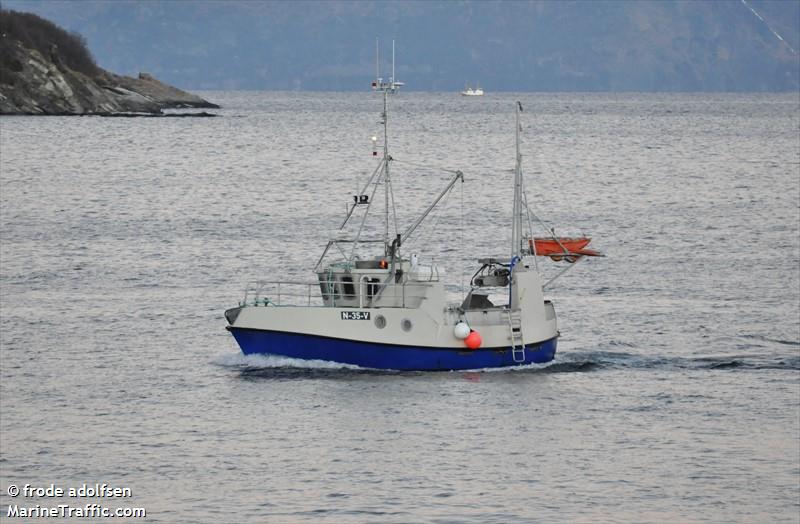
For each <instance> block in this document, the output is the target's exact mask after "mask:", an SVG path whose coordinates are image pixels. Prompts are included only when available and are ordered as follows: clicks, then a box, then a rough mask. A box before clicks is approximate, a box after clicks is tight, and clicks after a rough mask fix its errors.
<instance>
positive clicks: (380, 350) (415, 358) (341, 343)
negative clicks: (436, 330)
mask: <svg viewBox="0 0 800 524" xmlns="http://www.w3.org/2000/svg"><path fill="white" fill-rule="evenodd" d="M228 330H229V331H230V332H231V333H232V334H233V336H234V338H236V342H238V343H239V347H241V348H242V352H243V353H244V354H245V355H252V354H270V355H280V356H284V357H291V358H299V359H303V360H327V361H334V362H340V363H343V364H353V365H356V366H361V367H365V368H373V369H395V370H408V371H445V370H459V369H482V368H499V367H508V366H523V365H526V364H542V363H545V362H550V361H551V360H553V358H554V357H555V354H556V341H557V337H554V338H552V339H550V340H546V341H544V342H541V343H539V344H528V345H527V346H525V360H524V361H522V362H514V358H513V356H512V354H511V348H510V347H504V348H479V349H477V350H475V351H471V350H468V349H466V348H453V349H450V348H426V347H418V346H399V345H391V344H375V343H372V342H357V341H353V340H342V339H338V338H328V337H319V336H314V335H303V334H298V333H285V332H281V331H262V330H257V329H243V328H236V327H231V326H228ZM518 355H519V353H518Z"/></svg>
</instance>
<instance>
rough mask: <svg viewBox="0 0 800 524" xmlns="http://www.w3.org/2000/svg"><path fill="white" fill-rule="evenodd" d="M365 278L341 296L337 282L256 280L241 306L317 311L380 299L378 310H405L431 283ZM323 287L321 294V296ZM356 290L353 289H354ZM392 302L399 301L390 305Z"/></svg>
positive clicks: (245, 291)
mask: <svg viewBox="0 0 800 524" xmlns="http://www.w3.org/2000/svg"><path fill="white" fill-rule="evenodd" d="M368 276H369V275H363V276H362V278H361V279H360V280H359V281H357V282H353V283H352V285H353V286H354V287H353V292H352V293H347V294H345V293H344V290H343V289H342V287H343V285H344V283H343V282H342V281H341V280H333V279H331V280H317V281H300V280H256V281H251V282H248V283H247V285H246V286H245V289H244V299H243V300H242V301H241V302H240V305H241V306H319V307H369V305H370V303H371V302H372V300H373V299H378V297H380V301H381V306H380V307H406V305H407V303H408V301H409V300H419V301H422V300H425V299H426V295H427V293H426V291H425V290H426V289H427V288H430V287H431V285H432V283H431V282H435V281H410V282H403V283H401V284H390V285H387V284H386V283H385V282H380V283H375V282H368V281H366V280H365V278H366V277H368ZM322 284H324V288H325V290H326V291H325V292H323V290H322V287H323V286H321V285H322ZM356 286H357V288H356ZM367 286H381V288H382V289H381V291H380V293H379V292H377V291H376V292H375V293H374V294H372V295H368V294H367V293H366V290H367ZM392 299H397V300H399V303H398V304H397V305H392V303H391V301H392Z"/></svg>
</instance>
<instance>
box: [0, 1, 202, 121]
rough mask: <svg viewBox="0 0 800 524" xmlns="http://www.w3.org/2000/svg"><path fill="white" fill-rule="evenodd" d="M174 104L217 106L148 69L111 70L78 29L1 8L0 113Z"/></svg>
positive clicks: (131, 109) (152, 109) (156, 109)
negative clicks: (98, 61)
mask: <svg viewBox="0 0 800 524" xmlns="http://www.w3.org/2000/svg"><path fill="white" fill-rule="evenodd" d="M173 107H217V106H216V105H215V104H211V103H210V102H208V101H206V100H203V99H202V98H200V97H198V96H195V95H192V94H189V93H186V92H184V91H181V90H179V89H176V88H174V87H171V86H168V85H166V84H163V83H162V82H159V81H158V80H156V79H155V78H153V77H152V76H150V75H147V74H140V75H139V77H138V78H131V77H125V76H119V75H115V74H113V73H109V72H107V71H105V70H103V69H102V68H100V67H98V66H97V64H96V63H95V61H94V58H93V57H92V54H91V53H90V52H89V50H88V48H87V47H86V43H85V40H84V39H83V37H81V36H80V35H79V34H76V33H68V32H67V31H65V30H63V29H61V28H60V27H58V26H56V25H55V24H53V23H51V22H49V21H48V20H45V19H43V18H41V17H39V16H37V15H34V14H30V13H21V12H16V11H10V10H4V9H0V114H31V115H42V114H46V115H54V114H58V115H71V114H77V115H80V114H120V113H148V114H160V113H161V112H162V110H163V109H166V108H173Z"/></svg>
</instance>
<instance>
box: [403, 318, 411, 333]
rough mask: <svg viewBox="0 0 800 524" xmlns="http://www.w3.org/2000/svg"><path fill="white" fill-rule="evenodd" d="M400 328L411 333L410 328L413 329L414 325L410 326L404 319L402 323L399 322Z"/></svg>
mask: <svg viewBox="0 0 800 524" xmlns="http://www.w3.org/2000/svg"><path fill="white" fill-rule="evenodd" d="M400 327H401V328H403V331H411V328H412V327H414V324H412V323H411V321H410V320H408V319H407V318H404V319H403V321H402V322H400Z"/></svg>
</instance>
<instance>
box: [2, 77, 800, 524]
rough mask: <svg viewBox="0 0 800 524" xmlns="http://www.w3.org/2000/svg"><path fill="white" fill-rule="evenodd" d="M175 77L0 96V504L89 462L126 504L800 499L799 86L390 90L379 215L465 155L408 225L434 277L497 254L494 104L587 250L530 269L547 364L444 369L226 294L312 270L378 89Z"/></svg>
mask: <svg viewBox="0 0 800 524" xmlns="http://www.w3.org/2000/svg"><path fill="white" fill-rule="evenodd" d="M203 95H204V96H206V98H208V99H210V100H213V101H215V102H218V103H220V104H221V105H222V106H223V107H224V109H222V110H220V111H219V116H218V117H217V118H196V119H195V118H166V119H158V118H150V119H137V118H133V119H120V118H113V119H106V118H97V117H41V118H25V117H4V118H1V119H0V226H1V227H0V322H1V323H0V510H1V511H2V513H0V520H2V521H3V522H23V521H29V520H30V519H22V518H19V519H17V518H9V517H8V515H7V508H8V507H9V505H12V504H24V505H27V506H34V505H36V504H40V505H51V504H53V503H54V502H62V503H70V504H73V505H83V503H84V502H85V500H83V499H80V500H77V501H76V500H75V499H72V500H69V499H64V500H61V499H59V500H55V501H54V499H52V498H46V497H22V496H17V497H12V496H10V495H9V486H11V485H15V486H24V485H25V484H30V485H32V486H44V487H46V486H49V485H50V484H55V485H56V486H61V487H67V488H68V487H73V486H81V485H82V484H84V483H85V484H90V485H94V484H95V483H108V484H110V485H112V486H118V487H127V488H130V489H131V491H132V496H131V497H129V498H125V499H105V500H101V503H102V504H103V505H104V506H109V507H115V506H131V507H143V508H145V509H146V511H147V516H146V517H145V518H142V519H130V520H129V521H131V522H137V521H141V522H154V523H169V524H173V523H199V522H231V523H251V522H252V523H261V522H268V523H305V522H309V523H310V522H313V523H480V524H486V523H529V522H587V523H588V522H591V523H597V522H667V521H669V522H688V523H694V522H720V523H722V522H726V523H727V522H741V523H754V522H788V523H797V522H800V139H798V136H799V133H800V100H799V99H798V96H797V93H793V94H744V95H743V94H736V95H723V94H718V95H715V94H674V95H673V94H532V93H528V94H517V95H515V94H491V93H490V94H487V95H486V96H484V97H481V98H462V97H459V96H457V95H455V94H452V93H440V94H430V93H414V92H403V93H400V94H398V95H396V96H395V97H394V98H393V99H392V101H391V103H392V106H391V114H390V122H389V126H390V132H391V136H390V140H391V142H390V147H391V150H392V155H393V157H394V158H395V162H393V164H392V177H393V181H394V184H395V188H394V189H395V198H396V207H397V211H398V217H399V218H398V221H399V223H400V225H401V227H402V225H403V224H408V223H409V222H410V221H411V219H413V218H414V217H415V213H416V212H418V211H421V210H422V209H424V208H425V206H427V204H428V203H429V202H430V200H431V198H432V197H433V196H435V194H436V193H437V192H438V191H439V190H440V189H441V188H443V187H444V185H445V184H446V182H447V180H448V177H449V176H451V174H450V172H449V171H447V170H461V171H463V173H464V176H465V183H464V185H463V186H461V187H458V188H457V190H456V191H454V192H453V193H451V195H450V197H449V198H448V201H447V202H446V203H445V204H444V205H443V209H442V211H441V212H440V213H439V214H437V215H435V216H434V217H432V221H433V223H432V225H431V226H429V227H428V228H427V229H425V230H423V231H422V233H421V240H424V241H425V242H420V244H419V245H418V246H415V247H414V249H415V250H417V251H418V252H419V254H420V257H421V259H423V260H425V259H427V260H428V261H430V262H434V263H436V264H438V265H439V266H441V267H442V268H444V269H447V271H448V273H447V278H448V279H449V280H448V283H449V290H450V291H451V292H453V293H456V292H458V291H459V290H460V289H461V285H462V284H463V274H464V273H465V272H467V274H468V276H469V274H471V269H474V266H469V265H467V263H468V262H469V261H474V260H475V259H477V258H478V257H482V256H487V255H505V254H506V253H507V252H508V251H509V250H510V225H509V223H510V214H511V209H510V203H511V195H512V191H513V188H512V186H511V177H512V172H513V166H514V120H513V118H514V116H513V115H514V113H513V111H514V101H515V100H520V101H521V103H522V105H523V108H524V113H523V115H522V122H523V135H522V136H523V148H522V151H523V157H524V158H523V165H524V171H525V176H526V187H527V189H528V196H529V201H530V203H531V205H532V206H533V208H534V209H535V211H536V212H537V214H539V215H540V216H541V217H542V218H543V219H545V220H546V221H547V223H548V224H550V225H551V226H552V227H554V228H555V229H556V232H557V233H564V234H569V233H580V232H583V233H586V234H589V235H591V236H592V237H593V238H594V240H593V243H592V245H593V246H594V247H596V248H597V249H600V250H602V251H604V252H605V254H606V257H604V258H596V259H592V260H588V261H585V262H581V263H580V264H577V265H576V267H574V268H573V269H572V270H571V271H570V272H568V273H567V274H565V275H564V276H563V277H562V278H561V279H559V280H558V281H556V283H555V284H554V285H553V286H552V287H551V288H549V289H548V291H547V296H548V298H551V299H552V300H553V301H554V303H555V306H556V311H557V313H558V315H559V328H560V330H561V338H560V340H559V350H558V353H557V355H556V360H555V361H554V362H553V363H552V364H550V365H544V366H531V367H527V368H523V369H516V370H500V371H485V370H477V371H474V372H458V373H456V372H452V373H396V372H378V371H372V370H362V369H353V368H351V367H345V366H338V365H335V364H332V363H322V362H318V363H310V364H309V363H303V362H298V361H292V360H287V359H280V358H273V357H255V358H250V357H248V358H245V357H243V356H241V355H240V353H239V350H238V348H237V347H236V344H235V342H234V340H233V339H232V337H230V336H229V334H228V333H227V332H226V331H225V320H224V318H223V316H222V313H223V311H224V310H225V309H226V308H228V307H232V306H235V305H237V303H238V301H239V300H240V299H241V298H242V292H243V289H244V286H245V284H246V283H247V282H248V281H250V280H255V279H259V278H264V279H278V278H283V279H295V280H297V279H301V280H306V279H309V278H310V276H311V274H310V270H311V268H312V267H313V265H314V264H315V263H316V260H317V258H318V257H319V255H320V253H321V249H322V247H323V246H324V243H325V242H326V240H327V238H328V237H329V235H331V234H333V233H334V232H335V229H336V227H337V226H338V224H339V223H340V221H341V220H342V218H343V217H344V212H345V205H346V203H347V202H348V201H350V199H351V198H352V194H354V193H356V192H357V186H358V184H359V183H363V181H364V180H365V179H366V177H367V176H368V175H369V174H370V173H371V172H372V170H373V169H374V168H375V164H376V160H375V159H374V157H373V156H372V143H371V140H370V137H371V136H373V135H379V132H380V127H381V126H380V124H379V120H380V114H379V113H380V111H381V104H382V103H381V100H380V98H379V97H378V95H373V94H371V93H256V92H213V93H203ZM545 262H547V261H542V262H541V270H542V272H544V273H545V274H548V275H550V274H552V273H553V272H554V271H555V270H557V269H558V268H557V267H555V266H553V264H551V263H545ZM558 267H560V266H558ZM51 520H54V521H58V520H59V519H51ZM87 520H95V521H98V520H99V521H103V520H107V519H87ZM112 520H113V519H112ZM65 521H70V522H74V521H76V520H75V519H66V520H65ZM78 521H80V520H78Z"/></svg>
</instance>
